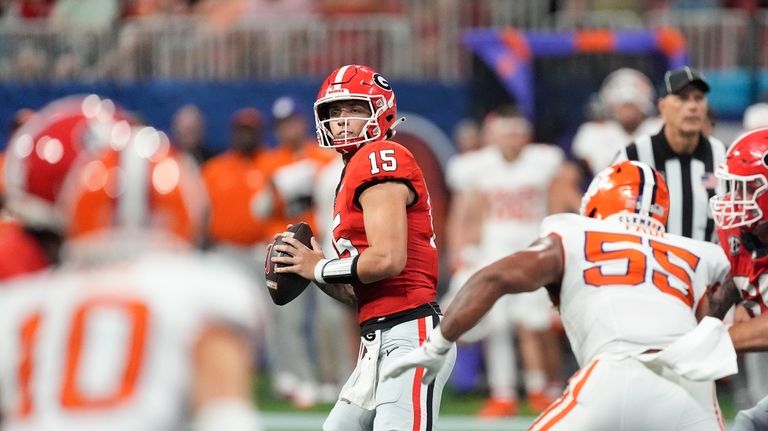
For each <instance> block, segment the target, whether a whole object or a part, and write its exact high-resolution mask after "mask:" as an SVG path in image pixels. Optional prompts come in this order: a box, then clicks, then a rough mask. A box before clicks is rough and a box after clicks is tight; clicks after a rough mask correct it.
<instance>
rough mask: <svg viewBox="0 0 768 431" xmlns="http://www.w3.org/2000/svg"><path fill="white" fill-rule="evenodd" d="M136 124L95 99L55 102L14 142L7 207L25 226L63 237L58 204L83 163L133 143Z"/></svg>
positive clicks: (8, 153) (108, 103)
mask: <svg viewBox="0 0 768 431" xmlns="http://www.w3.org/2000/svg"><path fill="white" fill-rule="evenodd" d="M130 121H131V119H130V118H129V117H128V115H127V114H125V113H124V111H122V110H121V109H120V108H118V107H116V106H115V104H114V103H113V102H112V101H111V100H109V99H102V98H100V97H99V96H96V95H94V94H91V95H88V96H70V97H66V98H63V99H59V100H56V101H54V102H51V103H50V104H48V105H47V106H45V107H44V108H42V109H41V110H40V111H38V112H36V113H34V114H33V115H32V116H31V117H30V118H29V119H28V120H27V121H25V122H24V124H23V125H22V126H21V127H19V129H18V130H16V132H15V133H14V134H13V136H12V137H11V140H10V143H9V144H8V149H7V151H6V157H5V179H6V193H7V201H6V207H7V208H8V210H9V211H10V212H11V213H12V214H13V215H14V216H15V217H17V218H18V219H19V220H20V221H21V222H22V223H23V224H24V225H26V226H29V227H32V228H37V229H48V230H52V231H54V232H61V230H62V229H63V223H64V220H63V219H64V217H63V214H62V211H61V209H60V208H58V200H59V196H60V192H61V189H62V187H63V185H64V183H65V180H66V178H67V176H68V174H69V173H70V171H71V170H72V168H73V167H74V166H75V165H76V164H77V162H78V161H79V160H82V159H83V158H86V157H85V155H89V154H91V153H93V151H94V150H95V149H97V148H101V147H105V146H109V145H115V144H117V143H119V142H120V140H121V139H123V140H125V139H127V137H128V135H129V133H130V128H131V126H130Z"/></svg>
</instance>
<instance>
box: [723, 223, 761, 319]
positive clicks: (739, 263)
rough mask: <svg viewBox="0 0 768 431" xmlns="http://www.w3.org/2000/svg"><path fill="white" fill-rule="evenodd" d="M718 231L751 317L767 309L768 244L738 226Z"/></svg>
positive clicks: (735, 281) (735, 280)
mask: <svg viewBox="0 0 768 431" xmlns="http://www.w3.org/2000/svg"><path fill="white" fill-rule="evenodd" d="M717 234H718V235H719V237H720V245H721V246H722V247H723V250H725V254H726V255H727V256H728V260H729V261H730V262H731V274H732V275H733V281H734V283H735V284H736V287H738V288H739V293H740V294H741V297H742V298H743V299H744V307H745V308H746V309H747V311H748V312H749V314H750V315H751V316H752V317H755V316H757V315H759V314H762V313H764V312H765V311H766V310H767V309H768V247H766V246H765V245H763V244H761V243H760V241H759V240H758V239H757V238H755V237H754V236H752V235H750V234H742V232H741V231H740V230H739V229H738V228H733V229H728V230H722V229H718V230H717Z"/></svg>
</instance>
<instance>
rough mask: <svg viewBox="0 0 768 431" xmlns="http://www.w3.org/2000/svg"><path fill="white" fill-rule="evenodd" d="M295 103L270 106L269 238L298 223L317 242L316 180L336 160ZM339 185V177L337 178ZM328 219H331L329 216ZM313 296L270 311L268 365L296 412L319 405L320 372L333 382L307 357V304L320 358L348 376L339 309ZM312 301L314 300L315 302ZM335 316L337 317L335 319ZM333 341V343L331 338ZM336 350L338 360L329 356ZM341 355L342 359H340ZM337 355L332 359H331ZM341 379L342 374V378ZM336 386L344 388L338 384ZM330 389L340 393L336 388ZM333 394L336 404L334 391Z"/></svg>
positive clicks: (278, 388) (319, 294) (291, 100)
mask: <svg viewBox="0 0 768 431" xmlns="http://www.w3.org/2000/svg"><path fill="white" fill-rule="evenodd" d="M300 106H301V105H300V104H299V102H298V101H297V100H296V99H295V98H293V97H290V96H283V97H280V98H278V99H277V100H275V102H274V103H273V105H272V116H273V118H274V120H275V135H276V136H277V141H278V142H277V147H276V148H275V149H274V150H273V151H270V153H269V156H268V157H269V164H270V168H269V171H270V172H271V182H272V184H273V186H274V189H275V191H276V195H277V202H279V203H280V206H279V207H277V208H276V213H275V216H276V217H275V221H274V223H273V224H272V226H274V228H273V231H272V232H270V233H272V234H276V233H280V232H281V231H282V230H284V229H285V226H286V225H288V224H291V223H296V222H299V221H305V222H308V223H309V224H310V226H311V227H312V231H313V232H317V234H316V235H318V237H320V230H319V229H318V226H317V224H316V223H315V220H314V206H315V204H314V202H313V200H312V199H313V192H314V188H315V182H316V179H317V175H318V173H319V172H320V170H321V169H322V168H323V166H324V165H326V164H328V163H329V162H330V161H332V160H333V159H335V158H336V157H335V155H334V154H333V153H331V152H328V151H325V150H323V149H322V148H320V147H319V146H318V145H317V141H316V140H315V139H314V138H313V137H312V136H311V135H310V134H309V126H308V122H307V115H306V113H304V112H302V111H301V108H300ZM336 180H337V181H338V177H337V178H336ZM327 217H328V218H330V217H331V214H328V215H327ZM310 292H312V293H317V294H316V295H312V294H310V295H306V294H305V295H301V296H299V297H298V298H296V299H295V300H293V301H292V302H291V303H289V304H286V305H284V306H282V307H281V308H280V309H279V310H278V309H276V308H273V310H274V311H275V313H273V316H272V318H273V319H274V321H275V325H273V329H275V330H276V333H275V334H274V337H273V340H274V341H275V343H274V346H273V349H272V353H273V357H272V358H271V362H272V365H273V370H272V371H273V387H274V390H275V392H276V393H277V394H278V395H281V396H285V397H288V398H290V399H291V401H292V402H293V404H294V406H295V407H297V408H302V409H304V408H309V407H312V406H313V405H314V404H315V403H316V402H317V397H318V395H319V387H318V383H317V382H318V378H320V377H321V376H319V375H318V374H319V372H320V370H321V369H323V371H326V372H327V373H328V374H326V375H325V376H322V377H323V378H324V379H325V380H329V381H330V382H333V381H334V380H335V376H333V375H332V374H333V366H332V365H329V364H323V363H319V361H315V360H312V359H311V358H312V357H318V356H317V355H315V354H312V353H310V348H311V347H313V346H310V345H309V343H308V337H307V336H306V330H305V328H306V327H307V317H308V313H307V310H309V309H310V308H311V302H316V303H317V305H318V308H317V310H316V311H317V312H318V315H317V316H316V318H317V322H316V324H315V325H310V327H314V328H317V329H318V334H316V335H318V336H322V338H321V340H320V341H318V344H317V347H318V349H319V352H320V353H322V354H321V355H319V357H320V358H321V359H329V360H331V361H333V360H334V359H336V362H337V363H338V361H342V363H341V365H344V364H346V366H347V369H346V370H345V372H346V373H349V371H351V370H352V365H351V361H350V358H348V357H346V356H344V355H346V353H347V352H348V350H347V346H348V344H349V342H350V341H349V340H348V339H345V337H344V335H345V334H346V333H347V331H346V330H345V328H344V323H345V322H344V319H343V318H344V316H345V315H346V313H347V312H345V310H344V308H343V305H342V304H341V303H339V302H337V301H335V300H334V299H333V298H331V297H329V296H327V295H325V294H323V293H322V292H321V291H320V290H319V289H310ZM315 298H316V299H315ZM334 314H335V315H336V316H335V318H334V316H333V315H334ZM328 324H330V325H332V326H336V327H335V328H333V329H331V330H330V332H331V333H332V334H333V335H332V336H331V338H330V339H329V338H328V337H327V335H328V334H327V333H324V332H326V330H327V329H329V328H328ZM334 338H335V339H334ZM328 349H333V350H335V353H336V355H334V354H333V353H330V352H328ZM339 355H341V356H344V357H339ZM334 356H336V358H334ZM341 375H342V376H343V375H344V374H343V373H342V374H341ZM336 383H343V380H342V381H341V382H336ZM333 389H335V390H338V388H337V387H334V388H333ZM335 390H334V391H333V392H331V393H333V395H334V398H333V399H334V400H335V395H336V391H335Z"/></svg>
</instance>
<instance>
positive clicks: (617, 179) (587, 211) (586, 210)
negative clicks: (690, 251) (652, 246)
mask: <svg viewBox="0 0 768 431" xmlns="http://www.w3.org/2000/svg"><path fill="white" fill-rule="evenodd" d="M580 212H581V215H583V216H585V217H592V218H596V219H605V218H608V217H610V216H613V215H619V216H620V220H621V221H623V222H627V223H631V224H635V225H641V226H648V227H652V228H655V229H658V230H664V226H665V225H666V223H667V217H669V190H668V189H667V183H666V182H665V181H664V178H662V176H661V174H659V173H658V172H657V171H656V170H654V169H652V168H651V167H650V166H648V165H646V164H644V163H640V162H634V161H624V162H620V163H616V164H614V165H613V166H610V167H608V168H605V169H604V170H603V171H602V172H600V173H599V174H597V176H596V177H595V178H594V179H593V180H592V183H591V184H590V185H589V188H588V189H587V192H586V193H584V197H583V198H582V200H581V211H580Z"/></svg>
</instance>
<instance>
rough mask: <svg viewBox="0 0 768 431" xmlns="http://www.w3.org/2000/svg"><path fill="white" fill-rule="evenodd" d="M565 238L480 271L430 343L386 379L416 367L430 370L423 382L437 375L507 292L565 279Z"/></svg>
mask: <svg viewBox="0 0 768 431" xmlns="http://www.w3.org/2000/svg"><path fill="white" fill-rule="evenodd" d="M563 266H564V262H563V249H562V242H561V241H560V239H559V238H557V237H552V236H550V237H546V238H541V239H539V240H537V241H535V242H534V243H533V244H531V245H530V246H529V247H528V248H526V249H525V250H521V251H519V252H517V253H515V254H513V255H511V256H508V257H505V258H503V259H501V260H498V261H496V262H494V263H492V264H490V265H488V266H486V267H485V268H483V269H481V270H480V271H478V272H476V273H475V274H474V275H473V276H472V277H471V278H470V279H469V281H467V283H466V284H465V285H464V286H463V287H462V288H461V290H459V293H458V294H457V295H456V298H455V299H454V300H453V301H452V302H451V305H450V307H449V308H448V311H447V312H446V314H445V318H444V319H443V320H442V322H440V324H439V325H438V326H437V327H436V328H435V329H433V330H432V332H431V333H430V334H429V337H428V338H427V341H425V342H424V343H422V345H421V346H420V347H419V348H418V349H416V350H413V351H412V352H410V353H408V354H407V355H405V356H403V357H401V358H398V359H397V360H396V361H393V362H390V363H388V364H386V365H385V366H384V367H383V368H382V376H383V378H385V379H387V378H391V377H397V376H399V375H401V374H402V373H404V372H405V371H406V370H409V369H412V368H424V370H425V371H424V377H423V380H422V381H423V382H424V383H426V384H428V383H430V382H431V381H432V380H434V379H435V377H436V376H437V373H438V372H439V371H440V369H441V368H442V367H443V365H444V363H445V361H446V358H447V357H448V354H449V352H450V351H451V348H452V346H453V344H454V342H455V341H456V340H457V339H458V338H459V337H460V336H461V335H462V334H464V333H465V332H466V331H467V330H469V328H471V327H472V326H474V325H475V324H477V322H478V321H479V320H480V318H482V317H483V316H484V315H485V314H486V313H487V312H488V310H490V309H491V307H492V306H493V304H494V303H495V302H496V301H497V300H498V299H499V298H500V297H501V296H502V295H504V294H507V293H522V292H532V291H534V290H536V289H538V288H539V287H540V286H545V285H550V284H556V283H559V282H560V281H561V280H562V276H563Z"/></svg>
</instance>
